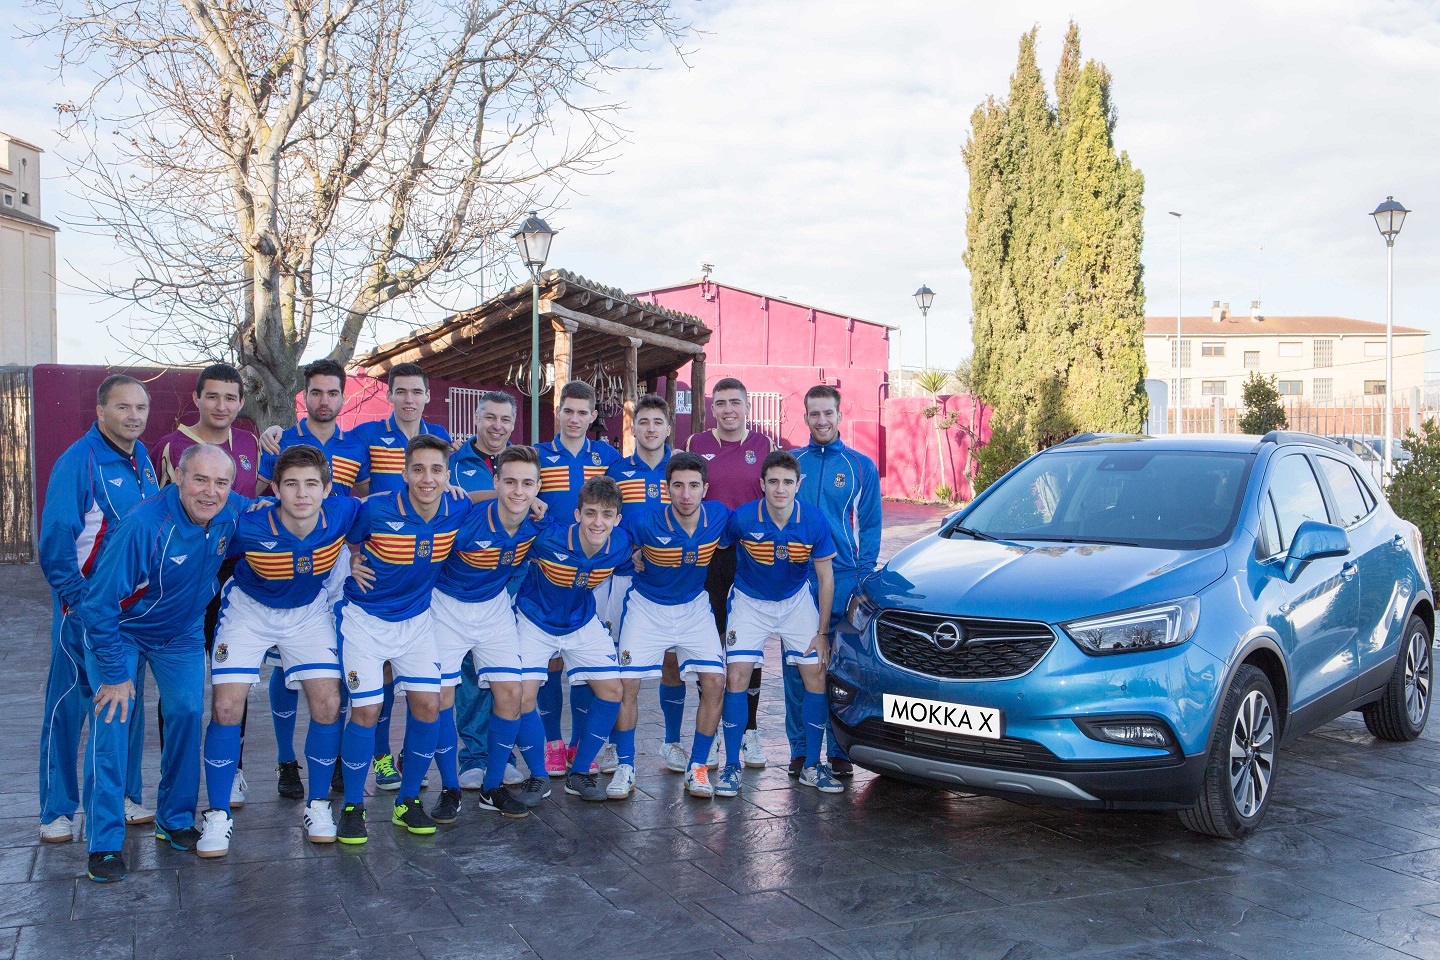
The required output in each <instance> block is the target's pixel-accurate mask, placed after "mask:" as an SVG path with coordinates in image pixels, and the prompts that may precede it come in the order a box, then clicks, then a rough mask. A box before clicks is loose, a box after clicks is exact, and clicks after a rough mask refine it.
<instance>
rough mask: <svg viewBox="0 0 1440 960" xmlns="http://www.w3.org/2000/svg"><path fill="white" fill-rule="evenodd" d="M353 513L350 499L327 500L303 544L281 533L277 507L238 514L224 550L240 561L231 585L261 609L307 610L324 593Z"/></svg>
mask: <svg viewBox="0 0 1440 960" xmlns="http://www.w3.org/2000/svg"><path fill="white" fill-rule="evenodd" d="M359 512H360V501H359V500H356V499H355V498H354V497H336V496H331V497H328V498H326V499H325V501H324V502H323V503H321V505H320V517H319V519H318V520H317V521H316V523H315V529H313V530H311V531H310V534H309V535H308V536H306V537H304V538H303V539H302V538H300V537H297V536H295V535H294V534H293V533H291V532H290V531H289V530H287V529H286V528H285V524H284V523H282V522H281V519H280V507H279V505H278V504H276V505H274V506H271V507H268V508H265V509H261V510H254V511H251V512H249V513H242V514H241V515H240V525H239V528H238V529H237V530H236V532H235V540H234V541H233V542H232V543H231V545H230V555H231V556H232V557H235V556H238V557H239V558H240V562H239V563H238V564H236V566H235V577H234V581H233V582H234V583H235V584H236V585H237V586H238V587H239V589H241V590H244V591H245V593H246V594H247V595H248V596H249V597H250V598H251V599H253V600H257V601H259V602H260V603H262V604H264V605H265V606H267V607H274V608H275V609H279V610H289V609H293V608H295V607H304V606H308V605H309V604H310V603H312V602H313V601H314V600H315V598H316V597H318V596H319V595H320V594H321V593H323V592H324V590H325V581H326V579H327V578H329V576H330V571H331V570H333V569H334V568H335V563H336V561H337V560H338V559H339V556H340V548H341V547H343V546H345V536H346V534H348V533H349V531H350V527H351V525H352V524H354V522H355V517H356V515H357V514H359Z"/></svg>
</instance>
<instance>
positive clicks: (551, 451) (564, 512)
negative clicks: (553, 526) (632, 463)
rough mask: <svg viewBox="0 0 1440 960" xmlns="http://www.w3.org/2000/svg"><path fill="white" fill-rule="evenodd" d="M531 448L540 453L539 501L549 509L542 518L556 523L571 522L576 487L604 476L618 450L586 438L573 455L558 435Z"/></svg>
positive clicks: (578, 491) (599, 441)
mask: <svg viewBox="0 0 1440 960" xmlns="http://www.w3.org/2000/svg"><path fill="white" fill-rule="evenodd" d="M535 449H536V450H537V451H538V452H539V454H540V499H541V500H544V501H545V505H546V506H547V507H548V508H549V509H548V511H547V512H546V514H545V516H547V517H549V518H550V520H551V522H553V523H557V524H566V523H574V522H575V507H576V505H577V504H578V503H579V502H580V488H581V487H583V486H584V485H585V481H586V480H589V479H591V478H592V477H603V476H605V470H606V468H608V467H609V466H610V464H612V463H614V462H615V461H616V460H619V459H620V451H619V450H616V449H615V448H614V447H612V446H610V444H608V443H605V442H604V441H603V440H591V439H589V438H586V440H585V445H584V446H583V447H581V448H580V452H579V454H577V455H575V456H571V455H570V451H569V450H566V449H565V444H564V443H562V442H561V441H560V437H559V436H558V435H557V436H556V437H555V439H554V440H549V441H547V442H545V443H542V444H539V445H538V446H536V448H535Z"/></svg>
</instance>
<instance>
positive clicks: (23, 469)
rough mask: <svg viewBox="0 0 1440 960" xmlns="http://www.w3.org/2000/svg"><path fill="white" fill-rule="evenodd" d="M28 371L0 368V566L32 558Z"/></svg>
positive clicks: (32, 501)
mask: <svg viewBox="0 0 1440 960" xmlns="http://www.w3.org/2000/svg"><path fill="white" fill-rule="evenodd" d="M30 394H31V389H30V368H29V367H0V563H29V562H31V561H32V560H34V559H35V482H34V461H35V451H34V444H33V443H32V436H31V432H30V428H31V422H32V419H33V418H32V415H31V409H30Z"/></svg>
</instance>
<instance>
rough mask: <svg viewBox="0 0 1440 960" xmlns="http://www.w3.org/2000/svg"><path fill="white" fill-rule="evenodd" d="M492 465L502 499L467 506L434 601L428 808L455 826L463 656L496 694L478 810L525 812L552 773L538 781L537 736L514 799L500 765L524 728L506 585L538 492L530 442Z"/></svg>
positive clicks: (532, 530)
mask: <svg viewBox="0 0 1440 960" xmlns="http://www.w3.org/2000/svg"><path fill="white" fill-rule="evenodd" d="M494 468H495V483H496V486H497V489H496V491H495V492H496V493H497V494H498V496H496V497H494V498H492V499H490V500H486V501H482V502H481V503H479V504H478V505H477V506H475V507H474V508H472V509H471V511H470V517H469V519H467V520H466V521H465V524H464V525H463V526H462V527H461V528H460V532H459V534H458V535H457V536H456V538H455V547H454V550H453V551H452V552H451V554H450V557H449V559H447V560H446V561H445V565H444V567H442V568H441V571H440V580H439V582H437V583H436V585H435V593H434V597H433V599H432V601H431V607H430V609H431V612H432V613H433V615H434V619H435V646H436V650H437V652H438V654H439V657H440V684H441V687H440V739H439V742H438V744H437V746H436V751H435V761H436V766H437V767H438V768H439V770H440V782H441V786H442V788H443V789H442V790H441V792H440V799H439V800H438V801H437V802H436V804H435V806H434V808H433V809H431V811H430V816H431V817H433V818H434V819H435V821H436V822H437V823H454V822H455V820H456V819H458V817H459V815H460V771H459V765H458V763H457V761H456V753H457V752H458V742H457V736H458V733H457V730H456V725H455V710H454V704H455V689H456V686H457V684H459V683H460V667H461V664H462V662H464V661H465V660H468V659H471V658H472V657H473V659H474V665H475V671H476V674H477V676H478V678H479V683H480V685H481V686H482V687H483V688H485V690H486V691H487V693H489V694H493V698H494V707H493V716H491V717H490V718H489V724H488V729H487V731H486V737H487V740H488V743H487V747H488V749H487V751H486V752H487V754H488V755H489V756H492V757H495V758H496V763H495V764H494V765H493V766H489V767H487V768H486V771H485V777H484V780H483V781H482V782H481V784H480V793H479V798H478V804H479V806H480V808H481V809H482V810H494V811H496V812H498V813H501V814H503V815H505V816H507V817H516V818H518V817H524V816H526V815H527V814H528V812H529V810H528V806H534V805H536V804H539V803H540V801H541V800H543V799H545V797H547V796H549V795H550V781H549V778H543V779H542V776H543V774H544V765H545V757H544V752H543V747H541V746H540V744H539V741H540V739H541V738H539V737H531V738H530V739H531V741H532V743H531V746H532V748H533V750H534V752H533V753H532V755H531V756H530V757H529V760H528V762H529V763H530V764H531V765H532V767H531V768H532V770H533V771H534V773H532V775H531V777H530V778H529V779H528V780H526V781H524V782H523V784H522V785H521V789H520V799H516V798H515V797H514V796H512V795H511V794H510V792H509V791H508V790H506V789H505V784H504V780H505V768H506V765H505V763H504V762H501V760H500V758H502V757H509V756H510V753H511V751H513V750H514V749H515V741H516V738H517V736H518V734H519V731H520V699H521V677H520V635H519V633H517V632H516V629H515V611H514V608H513V607H512V605H511V600H510V593H509V591H508V590H507V589H506V587H507V585H508V583H509V581H510V580H511V578H512V577H513V576H514V575H515V573H516V572H517V571H519V570H521V569H523V567H524V564H525V558H526V555H527V554H528V553H529V551H530V546H531V544H532V543H534V541H535V538H536V537H537V536H538V535H539V534H540V529H541V528H540V527H539V526H537V525H536V523H535V522H534V521H533V520H531V519H530V516H529V514H530V508H531V505H532V503H533V501H534V499H535V495H536V493H538V492H539V490H540V460H539V457H537V456H536V454H535V450H534V449H533V448H531V447H507V448H505V450H503V451H502V452H501V453H500V455H499V456H498V457H496V458H495V465H494ZM536 719H537V720H538V717H537V718H536Z"/></svg>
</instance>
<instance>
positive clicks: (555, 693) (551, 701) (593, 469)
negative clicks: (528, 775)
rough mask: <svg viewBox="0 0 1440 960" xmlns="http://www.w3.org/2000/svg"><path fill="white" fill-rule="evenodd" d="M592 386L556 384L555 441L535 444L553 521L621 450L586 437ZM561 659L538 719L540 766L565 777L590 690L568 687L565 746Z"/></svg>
mask: <svg viewBox="0 0 1440 960" xmlns="http://www.w3.org/2000/svg"><path fill="white" fill-rule="evenodd" d="M598 413H599V411H598V409H597V407H596V403H595V390H594V388H592V387H591V386H590V385H589V384H588V383H585V382H583V381H580V380H572V381H570V382H569V383H567V384H565V386H563V387H561V388H560V399H559V406H558V407H556V409H555V422H556V423H557V424H558V425H559V428H560V430H559V433H557V434H556V435H555V439H553V440H549V441H546V442H545V443H541V444H538V445H537V446H536V448H535V449H536V450H537V451H538V452H539V454H540V499H541V500H542V501H543V502H544V503H545V505H546V507H547V508H548V512H547V514H546V516H548V517H550V518H552V520H553V521H554V522H555V523H557V524H565V523H568V522H569V521H570V517H572V516H573V515H574V513H575V507H576V504H577V502H578V498H579V496H580V488H581V487H583V486H584V485H585V482H586V481H587V480H592V479H594V478H595V477H603V476H604V475H605V471H606V470H607V469H608V468H609V466H610V465H611V464H612V463H614V462H615V461H616V460H619V459H620V451H618V450H616V449H615V448H614V447H612V446H610V444H608V443H605V442H604V441H602V440H591V439H590V438H589V436H588V432H589V430H590V425H591V424H592V423H594V422H595V418H596V416H598ZM560 669H561V667H560V661H558V660H556V661H554V662H552V663H551V664H550V669H549V673H548V675H547V677H546V680H545V685H544V686H543V687H542V688H541V689H540V694H539V701H538V702H539V710H540V717H541V719H542V720H544V721H545V769H546V771H548V773H549V774H550V776H552V777H563V776H565V772H566V770H568V769H569V765H570V761H572V760H573V759H574V758H575V750H576V743H577V738H578V737H579V736H580V731H582V730H584V729H585V717H586V711H588V710H589V707H590V688H589V687H588V686H586V685H584V684H581V685H580V686H578V687H572V688H571V690H570V744H569V746H568V747H567V746H566V744H565V742H564V741H563V740H561V739H560V709H561V701H562V699H563V690H564V688H565V684H563V683H562V682H561V678H560Z"/></svg>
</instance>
